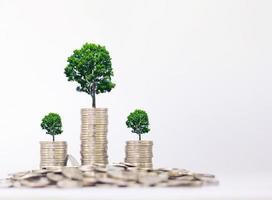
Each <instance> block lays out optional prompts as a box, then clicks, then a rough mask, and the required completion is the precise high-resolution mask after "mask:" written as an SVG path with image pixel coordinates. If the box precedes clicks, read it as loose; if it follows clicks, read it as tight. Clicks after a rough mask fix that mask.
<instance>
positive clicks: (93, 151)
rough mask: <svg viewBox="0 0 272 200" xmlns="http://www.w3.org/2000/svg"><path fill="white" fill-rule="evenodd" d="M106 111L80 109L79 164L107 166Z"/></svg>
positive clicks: (103, 109)
mask: <svg viewBox="0 0 272 200" xmlns="http://www.w3.org/2000/svg"><path fill="white" fill-rule="evenodd" d="M107 132H108V109H107V108H83V109H81V135H80V140H81V151H80V154H81V164H82V165H93V164H102V165H107V164H108V154H107V150H108V140H107Z"/></svg>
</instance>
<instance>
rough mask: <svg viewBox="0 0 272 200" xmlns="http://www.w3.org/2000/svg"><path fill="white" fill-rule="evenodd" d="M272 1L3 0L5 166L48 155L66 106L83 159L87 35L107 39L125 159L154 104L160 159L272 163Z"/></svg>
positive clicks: (114, 121) (118, 148) (114, 113)
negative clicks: (45, 148) (78, 60)
mask: <svg viewBox="0 0 272 200" xmlns="http://www.w3.org/2000/svg"><path fill="white" fill-rule="evenodd" d="M271 9H272V2H271V1H264V0H263V1H257V0H255V1H253V0H248V1H245V0H244V1H242V0H233V1H231V0H225V1H222V0H221V1H217V0H206V1H203V0H199V1H196V0H188V1H169V0H137V1H127V0H123V1H119V0H115V1H101V0H96V1H92V0H90V1H87V0H86V1H79V0H77V1H67V0H59V1H56V0H47V1H37V0H24V1H20V0H18V1H15V0H0V58H1V59H0V73H1V78H0V94H1V98H0V159H1V161H0V163H1V165H0V175H2V176H3V175H5V174H6V173H8V172H14V171H20V170H26V169H32V168H38V167H39V141H41V140H51V137H50V136H48V135H46V134H45V133H44V132H43V131H42V130H41V128H40V122H41V118H42V117H43V116H44V115H45V114H47V113H48V112H58V113H59V114H61V116H62V119H63V126H64V133H63V135H61V136H57V140H66V141H67V142H68V144H69V152H70V153H71V154H73V155H74V156H76V158H77V159H78V160H79V159H80V157H79V144H80V143H79V134H80V133H79V131H80V108H82V107H90V106H91V98H90V97H89V96H88V95H85V94H84V93H78V92H76V91H75V88H76V83H71V82H68V81H67V79H66V77H65V75H64V73H63V72H64V68H65V66H66V64H67V63H66V59H67V57H68V56H70V55H71V53H72V51H73V50H74V49H76V48H80V47H81V46H82V44H83V43H85V42H93V43H99V44H102V45H105V46H106V47H107V49H108V50H109V51H110V53H111V56H112V64H113V68H114V72H115V76H114V82H115V83H116V88H115V89H114V90H112V92H111V93H108V94H102V95H99V96H98V99H97V102H98V107H108V108H109V115H110V124H109V128H110V131H109V135H108V139H109V151H108V153H109V155H110V161H111V162H117V161H122V160H123V158H124V145H125V141H126V140H131V139H137V135H133V134H132V133H130V131H129V130H128V129H127V128H126V126H125V120H126V116H127V115H128V114H129V112H130V111H132V110H134V109H135V108H142V109H145V110H146V111H147V112H148V113H149V117H150V123H151V129H152V130H151V132H150V134H148V135H144V136H143V137H144V139H150V140H153V141H154V143H155V146H154V156H155V157H154V164H155V166H165V167H181V168H187V169H191V170H196V171H204V172H212V173H215V174H219V175H220V174H226V173H240V172H245V173H255V172H264V173H266V172H271V167H272V159H271V153H272V147H271V143H272V123H271V121H272V104H271V103H272V79H271V75H272V68H271V66H272V59H271V55H272V54H271V53H272V25H271V18H272V12H271Z"/></svg>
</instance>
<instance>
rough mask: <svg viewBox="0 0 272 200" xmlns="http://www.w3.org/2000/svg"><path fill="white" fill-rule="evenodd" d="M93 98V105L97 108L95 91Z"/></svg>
mask: <svg viewBox="0 0 272 200" xmlns="http://www.w3.org/2000/svg"><path fill="white" fill-rule="evenodd" d="M92 99H93V105H92V107H93V108H95V107H96V102H95V92H94V93H93V95H92Z"/></svg>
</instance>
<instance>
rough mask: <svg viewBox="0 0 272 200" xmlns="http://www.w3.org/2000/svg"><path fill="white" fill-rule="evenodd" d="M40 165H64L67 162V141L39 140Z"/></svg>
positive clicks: (45, 166)
mask: <svg viewBox="0 0 272 200" xmlns="http://www.w3.org/2000/svg"><path fill="white" fill-rule="evenodd" d="M40 148H41V149H40V154H41V160H40V167H41V168H49V167H56V166H61V167H62V166H66V163H67V143H66V142H64V141H56V142H47V141H42V142H40Z"/></svg>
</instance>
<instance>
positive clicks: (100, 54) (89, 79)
mask: <svg viewBox="0 0 272 200" xmlns="http://www.w3.org/2000/svg"><path fill="white" fill-rule="evenodd" d="M67 62H68V65H67V66H66V68H65V75H66V76H67V78H68V81H76V82H78V84H79V86H77V91H79V92H86V93H87V94H89V95H91V97H92V107H93V108H95V107H96V94H99V93H105V92H110V91H111V90H112V89H113V88H114V87H115V84H114V83H113V82H112V80H111V77H112V76H113V70H112V66H111V57H110V54H109V52H108V51H107V49H106V48H105V47H104V46H100V45H97V44H92V43H85V44H84V45H83V46H82V47H81V49H76V50H74V52H73V54H72V55H71V56H70V57H68V60H67Z"/></svg>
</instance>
